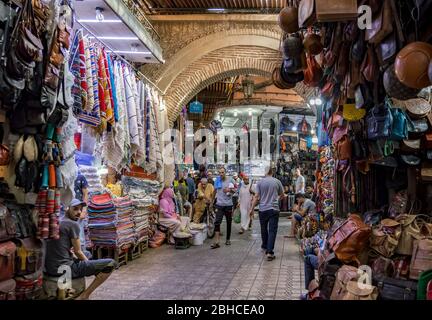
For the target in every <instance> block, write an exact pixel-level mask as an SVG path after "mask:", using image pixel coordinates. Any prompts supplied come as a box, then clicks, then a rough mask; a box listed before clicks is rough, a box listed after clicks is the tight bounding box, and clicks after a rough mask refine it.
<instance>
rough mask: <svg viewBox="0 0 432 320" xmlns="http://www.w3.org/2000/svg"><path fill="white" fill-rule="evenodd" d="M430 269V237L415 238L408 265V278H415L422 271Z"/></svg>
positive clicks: (431, 247) (431, 243) (431, 260)
mask: <svg viewBox="0 0 432 320" xmlns="http://www.w3.org/2000/svg"><path fill="white" fill-rule="evenodd" d="M430 269H432V239H421V240H415V241H414V245H413V251H412V258H411V265H410V275H409V277H410V279H413V280H417V279H418V278H419V276H420V274H421V273H422V272H423V271H427V270H430Z"/></svg>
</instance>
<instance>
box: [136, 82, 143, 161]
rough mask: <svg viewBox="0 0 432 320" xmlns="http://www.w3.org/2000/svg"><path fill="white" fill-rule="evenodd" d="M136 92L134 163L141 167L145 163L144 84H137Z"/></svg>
mask: <svg viewBox="0 0 432 320" xmlns="http://www.w3.org/2000/svg"><path fill="white" fill-rule="evenodd" d="M137 92H138V97H137V123H138V138H139V148H138V150H137V152H136V155H135V163H136V164H137V165H139V166H143V165H144V162H145V136H144V119H143V110H144V109H143V108H144V104H145V91H144V84H143V83H142V82H141V81H138V82H137Z"/></svg>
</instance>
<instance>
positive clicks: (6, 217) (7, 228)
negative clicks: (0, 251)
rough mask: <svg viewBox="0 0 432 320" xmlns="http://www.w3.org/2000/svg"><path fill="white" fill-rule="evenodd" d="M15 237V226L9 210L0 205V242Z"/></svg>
mask: <svg viewBox="0 0 432 320" xmlns="http://www.w3.org/2000/svg"><path fill="white" fill-rule="evenodd" d="M15 235H16V224H15V221H14V219H13V217H12V214H11V213H10V211H9V209H8V208H7V207H6V206H5V205H4V204H3V203H0V241H6V240H9V239H12V238H14V237H15Z"/></svg>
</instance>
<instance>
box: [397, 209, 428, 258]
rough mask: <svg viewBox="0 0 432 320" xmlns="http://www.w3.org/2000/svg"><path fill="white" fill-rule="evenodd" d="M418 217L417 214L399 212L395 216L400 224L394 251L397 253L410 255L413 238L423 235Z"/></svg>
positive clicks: (419, 237)
mask: <svg viewBox="0 0 432 320" xmlns="http://www.w3.org/2000/svg"><path fill="white" fill-rule="evenodd" d="M419 219H420V218H419V217H418V216H417V215H410V214H401V215H400V216H398V217H396V221H398V222H399V223H400V224H401V226H402V233H401V237H400V239H399V243H398V246H397V248H396V251H395V252H396V253H397V254H403V255H407V256H409V255H411V254H412V250H413V243H414V240H419V239H421V238H423V237H424V236H423V235H422V233H421V228H420V226H419V223H420V221H419Z"/></svg>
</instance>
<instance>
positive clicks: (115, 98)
mask: <svg viewBox="0 0 432 320" xmlns="http://www.w3.org/2000/svg"><path fill="white" fill-rule="evenodd" d="M107 60H108V71H109V73H110V82H111V90H112V98H113V102H114V120H115V122H118V120H119V115H118V102H117V91H116V86H115V80H114V72H113V63H112V59H111V54H110V53H108V52H107Z"/></svg>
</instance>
